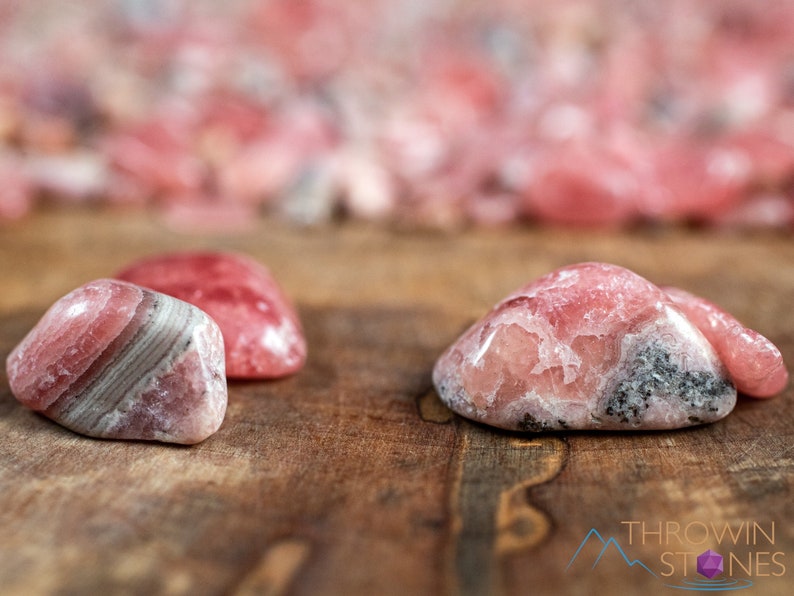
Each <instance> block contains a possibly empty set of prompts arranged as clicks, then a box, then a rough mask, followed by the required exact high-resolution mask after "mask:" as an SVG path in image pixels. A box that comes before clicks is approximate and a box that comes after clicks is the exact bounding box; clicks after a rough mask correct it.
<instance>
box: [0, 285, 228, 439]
mask: <svg viewBox="0 0 794 596" xmlns="http://www.w3.org/2000/svg"><path fill="white" fill-rule="evenodd" d="M6 369H7V372H8V381H9V384H10V385H11V391H12V392H13V393H14V395H15V396H16V397H17V399H18V400H19V401H21V402H22V403H23V404H25V405H26V406H28V407H30V408H31V409H33V410H36V411H39V412H41V413H42V414H44V415H45V416H47V417H49V418H51V419H53V420H54V421H56V422H58V423H59V424H61V425H63V426H65V427H67V428H69V429H71V430H74V431H76V432H79V433H83V434H86V435H89V436H92V437H102V438H111V439H146V440H157V441H165V442H170V443H185V444H192V443H198V442H200V441H203V440H204V439H206V438H207V437H209V436H210V435H211V434H213V433H214V432H215V431H216V430H218V428H219V427H220V425H221V422H222V421H223V417H224V415H225V413H226V403H227V394H226V379H225V376H224V361H223V338H222V336H221V333H220V330H219V329H218V326H217V325H216V324H215V322H214V321H213V320H212V319H210V318H209V317H208V316H207V315H206V314H205V313H203V312H202V311H201V310H200V309H198V308H196V307H195V306H192V305H190V304H188V303H186V302H183V301H181V300H177V299H175V298H172V297H170V296H166V295H164V294H160V293H158V292H153V291H150V290H147V289H144V288H141V287H138V286H136V285H134V284H130V283H126V282H123V281H117V280H109V279H101V280H97V281H93V282H90V283H88V284H86V285H84V286H81V287H79V288H77V289H76V290H74V291H72V292H71V293H69V294H67V295H66V296H64V297H63V298H61V299H60V300H58V301H57V302H56V303H55V304H54V305H53V306H52V307H51V308H50V309H49V310H48V311H47V312H46V313H45V315H44V316H43V317H42V319H41V320H40V321H39V322H38V323H37V324H36V326H35V327H34V328H33V329H32V330H31V331H30V333H28V335H27V336H26V337H25V338H24V339H23V340H22V342H21V343H20V344H19V345H18V346H17V347H16V348H14V350H13V351H12V352H11V354H10V355H9V356H8V360H7V362H6Z"/></svg>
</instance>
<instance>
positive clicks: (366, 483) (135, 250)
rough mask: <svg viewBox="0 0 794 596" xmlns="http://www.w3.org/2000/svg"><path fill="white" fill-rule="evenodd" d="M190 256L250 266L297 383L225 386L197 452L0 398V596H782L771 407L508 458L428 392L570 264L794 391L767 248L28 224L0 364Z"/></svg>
mask: <svg viewBox="0 0 794 596" xmlns="http://www.w3.org/2000/svg"><path fill="white" fill-rule="evenodd" d="M187 248H218V249H232V250H239V251H244V252H246V253H248V254H250V255H252V256H254V257H255V258H257V259H259V260H260V261H262V262H263V263H265V264H266V265H268V266H269V267H270V269H271V270H272V271H273V273H274V274H275V275H276V277H277V278H278V279H279V280H280V281H281V283H282V285H283V286H284V288H285V289H286V290H287V292H288V293H289V294H290V295H291V296H292V297H293V299H294V300H295V302H296V304H297V305H298V308H299V311H300V314H301V317H302V320H303V323H304V326H305V330H306V334H307V339H308V342H309V347H310V356H309V360H308V363H307V365H306V367H305V369H304V370H303V371H301V372H300V373H299V374H297V375H295V376H293V377H291V378H288V379H284V380H279V381H271V382H244V383H243V382H231V383H230V384H229V409H228V414H227V417H226V419H225V421H224V424H223V426H222V427H221V429H220V431H219V432H218V433H217V434H215V435H214V436H212V437H211V438H209V439H208V440H206V441H205V442H203V443H201V444H200V445H196V446H193V447H180V446H169V445H163V444H157V443H145V442H121V441H104V440H96V439H90V438H86V437H82V436H79V435H77V434H74V433H72V432H70V431H68V430H66V429H63V428H61V427H59V426H58V425H56V424H54V423H52V422H50V421H49V420H47V419H45V418H43V417H41V416H39V415H36V414H33V413H32V412H30V411H28V410H26V409H24V408H23V407H21V406H20V405H19V404H18V403H17V402H16V400H15V399H14V398H13V396H12V395H11V392H10V390H9V388H8V383H7V379H6V377H5V373H4V372H3V373H0V377H2V378H0V593H1V594H3V595H7V594H13V595H17V594H19V595H25V596H28V595H36V594H58V595H71V594H146V595H151V594H167V595H171V594H173V595H182V594H185V595H188V594H189V595H203V594H207V595H215V594H246V595H247V594H301V595H303V594H306V595H317V594H346V595H347V594H366V595H371V594H372V595H376V594H400V595H404V594H411V595H424V594H427V595H435V594H511V595H512V594H583V595H584V594H588V595H590V594H616V593H620V594H644V595H647V594H657V593H658V594H675V593H680V588H714V587H720V586H722V587H725V586H728V584H730V585H731V586H732V587H734V588H736V587H741V588H745V589H746V592H745V593H747V594H763V595H774V594H781V595H782V594H791V593H794V591H792V588H793V587H794V522H793V521H792V520H794V515H792V514H793V513H794V508H793V506H792V495H794V491H793V487H792V485H793V484H794V482H793V481H794V447H793V446H792V445H793V443H792V437H794V431H792V428H794V406H793V405H792V397H794V396H793V395H792V389H791V388H789V389H787V390H786V391H785V393H784V394H783V395H781V396H779V397H777V398H775V399H772V400H766V401H755V400H751V399H749V398H745V397H740V400H739V404H738V405H737V407H736V409H735V410H734V412H733V413H732V414H731V415H730V416H728V417H727V418H726V419H725V420H723V421H721V422H719V423H716V424H713V425H711V426H706V427H700V428H691V429H687V430H681V431H674V432H653V433H601V434H598V433H581V432H579V433H576V432H569V433H552V434H541V435H529V434H528V435H521V434H518V433H507V432H501V431H497V430H494V429H491V428H487V427H484V426H481V425H477V424H474V423H471V422H469V421H467V420H464V419H462V418H460V417H457V416H455V415H453V414H451V413H450V412H449V411H448V410H446V408H445V407H444V406H443V405H442V404H441V403H440V402H439V401H438V398H437V396H436V394H435V392H434V390H433V388H432V384H431V380H430V372H431V368H432V366H433V362H434V360H435V358H436V357H437V356H438V355H439V353H440V352H441V351H442V350H443V349H444V348H445V347H446V346H447V345H448V344H449V343H450V342H451V341H452V340H453V339H454V338H455V337H457V335H458V334H459V333H460V332H461V331H462V330H463V329H464V328H465V327H466V326H467V325H469V324H470V323H472V322H473V321H474V320H475V319H476V318H478V317H479V316H481V315H482V314H484V313H485V312H486V311H487V310H488V308H490V306H491V305H492V304H493V303H494V302H496V301H497V300H499V299H500V298H501V297H503V296H504V295H505V294H507V293H508V292H509V291H511V290H513V289H515V288H516V287H518V286H520V285H522V284H523V283H525V282H527V281H529V280H530V279H533V278H535V277H537V276H538V275H541V274H543V273H545V272H547V271H549V270H551V269H553V268H556V267H558V266H561V265H564V264H568V263H574V262H579V261H585V260H601V261H609V262H613V263H617V264H620V265H624V266H627V267H629V268H631V269H633V270H635V271H637V272H638V273H640V274H642V275H644V276H646V277H648V278H649V279H651V280H652V281H654V282H656V283H659V284H673V285H678V286H681V287H683V288H686V289H688V290H690V291H693V292H695V293H699V294H701V295H703V296H705V297H707V298H710V299H712V300H714V301H716V302H718V303H719V304H721V305H722V306H723V307H725V308H726V309H728V310H729V311H731V312H733V313H734V314H735V315H736V316H737V317H739V318H740V319H741V320H743V321H744V322H745V323H747V324H748V325H750V326H751V327H754V328H756V329H758V330H759V331H761V332H762V333H764V334H765V335H767V336H768V337H770V338H771V339H772V340H773V341H774V342H776V343H777V344H778V346H779V347H780V348H781V350H782V351H783V353H784V355H785V357H786V360H787V363H788V365H789V368H790V369H794V301H793V300H792V299H793V298H794V242H792V240H791V239H790V238H789V237H787V236H786V235H783V234H744V235H737V234H728V233H725V232H713V231H712V232H705V231H693V230H680V229H678V230H674V229H655V230H638V231H632V232H625V233H607V232H585V231H562V230H548V229H545V230H541V229H523V230H514V231H505V230H499V231H478V232H476V233H475V232H466V233H428V232H406V231H394V230H391V231H389V230H385V229H383V228H375V227H370V226H364V225H358V224H356V225H353V224H347V225H342V226H339V227H332V228H319V229H302V230H301V229H295V228H290V227H289V226H287V225H285V224H282V223H279V222H273V221H263V222H261V223H259V224H256V225H255V226H254V227H253V228H252V229H250V230H248V231H246V232H242V233H237V234H231V233H229V234H227V235H219V234H213V235H206V234H205V235H191V234H185V233H177V232H174V231H172V230H170V229H169V228H167V227H165V226H164V225H163V224H162V223H161V221H160V220H158V219H157V218H155V217H154V216H152V215H151V214H142V213H137V212H135V213H123V212H106V213H95V212H91V211H84V210H75V211H65V212H64V211H61V212H53V211H45V212H41V213H38V214H35V215H33V216H32V217H30V218H28V219H26V220H24V221H22V222H19V223H15V224H11V225H6V226H5V227H3V228H0V271H1V272H2V278H3V285H4V287H3V292H2V293H0V357H2V359H3V360H5V357H6V356H7V354H8V352H9V351H10V350H11V348H12V347H13V346H14V345H15V344H16V343H17V342H18V341H19V340H20V339H21V338H22V337H23V336H24V335H25V333H27V331H28V330H29V329H30V328H31V326H32V325H33V324H34V323H35V322H36V320H37V319H38V318H39V317H40V316H41V315H42V313H43V312H44V310H45V309H46V308H47V307H48V306H49V305H50V304H51V303H52V302H53V301H54V300H56V299H57V298H58V297H60V296H61V295H63V294H65V293H66V292H68V291H70V290H71V289H73V288H75V287H77V286H78V285H80V284H82V283H84V282H86V281H88V280H91V279H94V278H98V277H104V276H110V275H112V274H113V273H114V272H115V271H117V270H118V269H119V268H121V267H122V266H124V265H126V264H128V263H129V262H130V261H132V260H133V259H136V258H138V257H141V256H144V255H147V254H152V253H156V252H161V251H170V250H177V249H187ZM591 530H595V531H592V532H591ZM588 535H589V540H587V541H586V542H585V538H587V537H588ZM599 538H600V540H599ZM610 538H614V540H612V541H610V540H609V539H610ZM582 544H584V546H582V548H581V549H579V547H580V545H582ZM708 548H711V549H713V550H715V551H717V552H719V553H720V554H721V555H722V556H723V557H724V572H723V575H721V576H718V577H717V578H715V579H713V580H708V579H707V578H706V577H705V576H703V575H700V574H698V573H697V563H696V557H697V555H699V554H700V553H702V552H704V551H705V550H706V549H708ZM671 586H674V587H676V588H679V589H674V588H673V587H671Z"/></svg>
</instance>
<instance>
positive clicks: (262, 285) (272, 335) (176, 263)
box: [116, 252, 306, 379]
mask: <svg viewBox="0 0 794 596" xmlns="http://www.w3.org/2000/svg"><path fill="white" fill-rule="evenodd" d="M116 277H118V278H119V279H124V280H126V281H130V282H133V283H136V284H138V285H141V286H145V287H147V288H151V289H153V290H156V291H158V292H162V293H164V294H168V295H169V296H174V297H176V298H179V299H181V300H184V301H186V302H189V303H191V304H194V305H195V306H197V307H199V308H200V309H202V310H203V311H205V312H206V313H207V314H208V315H210V316H211V317H212V318H213V319H214V320H215V321H216V322H217V323H218V326H219V327H220V328H221V332H222V333H223V340H224V343H225V345H226V375H227V376H228V377H229V378H241V379H267V378H276V377H283V376H286V375H290V374H293V373H295V372H297V371H298V370H300V369H301V368H302V367H303V364H304V363H305V361H306V340H305V338H304V336H303V330H302V327H301V323H300V320H299V318H298V314H297V311H296V310H295V307H294V306H293V305H292V303H291V302H290V300H289V298H288V297H287V295H286V294H285V293H284V291H283V290H282V289H281V287H280V286H279V284H278V283H277V282H276V280H275V278H274V277H273V275H272V274H271V273H270V271H269V270H268V269H267V268H265V267H264V266H263V265H261V264H260V263H258V262H257V261H255V260H254V259H252V258H250V257H248V256H245V255H242V254H236V253H225V252H184V253H169V254H163V255H156V256H152V257H149V258H145V259H142V260H140V261H137V262H135V263H133V264H131V265H130V266H129V267H127V268H126V269H124V270H123V271H121V272H119V273H118V275H117V276H116Z"/></svg>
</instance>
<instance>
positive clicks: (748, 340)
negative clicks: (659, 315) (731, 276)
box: [662, 287, 789, 397]
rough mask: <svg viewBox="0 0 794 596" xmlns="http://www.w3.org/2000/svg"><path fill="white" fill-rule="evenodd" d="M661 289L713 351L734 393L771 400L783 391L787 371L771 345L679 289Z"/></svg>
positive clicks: (730, 317)
mask: <svg viewBox="0 0 794 596" xmlns="http://www.w3.org/2000/svg"><path fill="white" fill-rule="evenodd" d="M662 289H663V290H664V292H665V293H666V294H667V295H668V296H670V298H671V299H672V300H673V302H675V303H676V304H677V305H678V308H680V309H681V310H682V311H683V312H684V314H685V315H686V316H687V318H688V319H689V320H690V321H692V323H694V324H695V326H696V327H697V328H698V329H700V331H701V332H703V335H705V336H706V339H708V340H709V341H710V342H711V344H712V345H713V346H714V349H715V350H717V354H719V356H720V358H721V359H722V361H723V362H724V363H725V366H726V367H727V368H728V373H729V374H730V376H731V378H732V380H733V383H734V384H735V385H736V389H737V390H739V391H740V392H742V393H744V394H745V395H749V396H751V397H772V396H773V395H777V394H778V393H780V392H781V391H783V389H785V387H786V385H787V384H788V376H789V375H788V370H786V364H785V362H783V356H782V355H781V353H780V350H778V349H777V347H776V346H775V345H774V344H773V343H772V342H771V341H769V340H768V339H767V338H766V337H764V336H763V335H761V334H760V333H758V332H757V331H753V330H752V329H748V328H747V327H745V326H744V325H742V324H741V323H740V322H739V321H737V320H736V319H735V318H734V317H733V316H731V315H730V314H728V313H727V312H725V311H724V310H722V309H721V308H719V307H718V306H717V305H715V304H713V303H711V302H709V301H708V300H706V299H704V298H700V297H699V296H695V295H693V294H690V293H689V292H686V291H684V290H681V289H679V288H671V287H665V288H662Z"/></svg>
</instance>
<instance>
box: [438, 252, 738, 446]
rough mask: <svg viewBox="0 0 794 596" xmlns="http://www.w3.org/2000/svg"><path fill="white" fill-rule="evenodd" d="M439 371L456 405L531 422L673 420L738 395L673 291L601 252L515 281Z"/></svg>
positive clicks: (693, 417)
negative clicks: (592, 259) (596, 259)
mask: <svg viewBox="0 0 794 596" xmlns="http://www.w3.org/2000/svg"><path fill="white" fill-rule="evenodd" d="M433 382H434V384H435V386H436V389H437V390H438V393H439V395H440V397H441V399H442V400H443V401H444V402H445V403H446V404H447V405H448V406H449V407H450V408H451V409H452V410H454V411H455V412H457V413H458V414H461V415H463V416H466V417H467V418H471V419H473V420H477V421H479V422H484V423H486V424H490V425H493V426H497V427H501V428H506V429H511V430H523V431H540V430H558V429H600V430H635V429H673V428H680V427H686V426H692V425H695V424H702V423H708V422H713V421H716V420H719V419H720V418H722V417H724V416H726V415H727V414H728V413H730V412H731V410H732V409H733V407H734V405H735V403H736V389H735V388H734V386H733V385H732V383H731V380H730V378H729V376H728V372H727V370H726V369H725V366H724V365H723V364H722V362H721V361H720V359H719V356H718V355H717V352H716V351H715V349H714V348H713V347H712V345H711V344H710V343H709V342H708V341H707V339H706V338H705V337H704V336H703V334H702V333H701V332H700V330H699V329H698V328H697V327H696V326H695V325H693V324H692V323H691V322H690V321H689V320H688V319H687V317H686V316H685V315H684V313H682V312H681V310H680V309H679V308H678V307H677V306H676V305H675V304H674V303H673V301H672V300H671V299H670V298H669V297H668V296H667V294H665V293H664V292H663V291H662V290H661V289H659V288H658V287H657V286H655V285H654V284H652V283H651V282H649V281H647V280H646V279H644V278H642V277H640V276H639V275H637V274H635V273H632V272H631V271H629V270H627V269H624V268H622V267H618V266H615V265H609V264H604V263H583V264H579V265H572V266H569V267H564V268H562V269H558V270H557V271H554V272H552V273H549V274H547V275H544V276H543V277H541V278H539V279H538V280H536V281H534V282H532V283H530V284H528V285H526V286H524V287H523V288H521V289H519V290H517V291H516V292H514V293H512V294H511V295H510V296H508V297H507V298H505V299H504V300H502V301H501V302H500V303H498V304H497V305H496V306H495V307H494V308H493V310H491V312H489V313H488V314H487V315H485V317H484V318H482V319H481V320H480V321H478V322H477V323H475V324H474V325H473V326H472V327H471V328H469V329H468V330H467V331H466V332H465V333H464V334H463V335H462V336H461V337H460V338H459V339H458V340H457V341H456V342H455V343H454V344H452V346H450V347H449V348H448V349H447V350H446V351H445V352H444V353H443V354H442V355H441V357H440V358H439V359H438V361H437V362H436V365H435V368H434V370H433Z"/></svg>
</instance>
